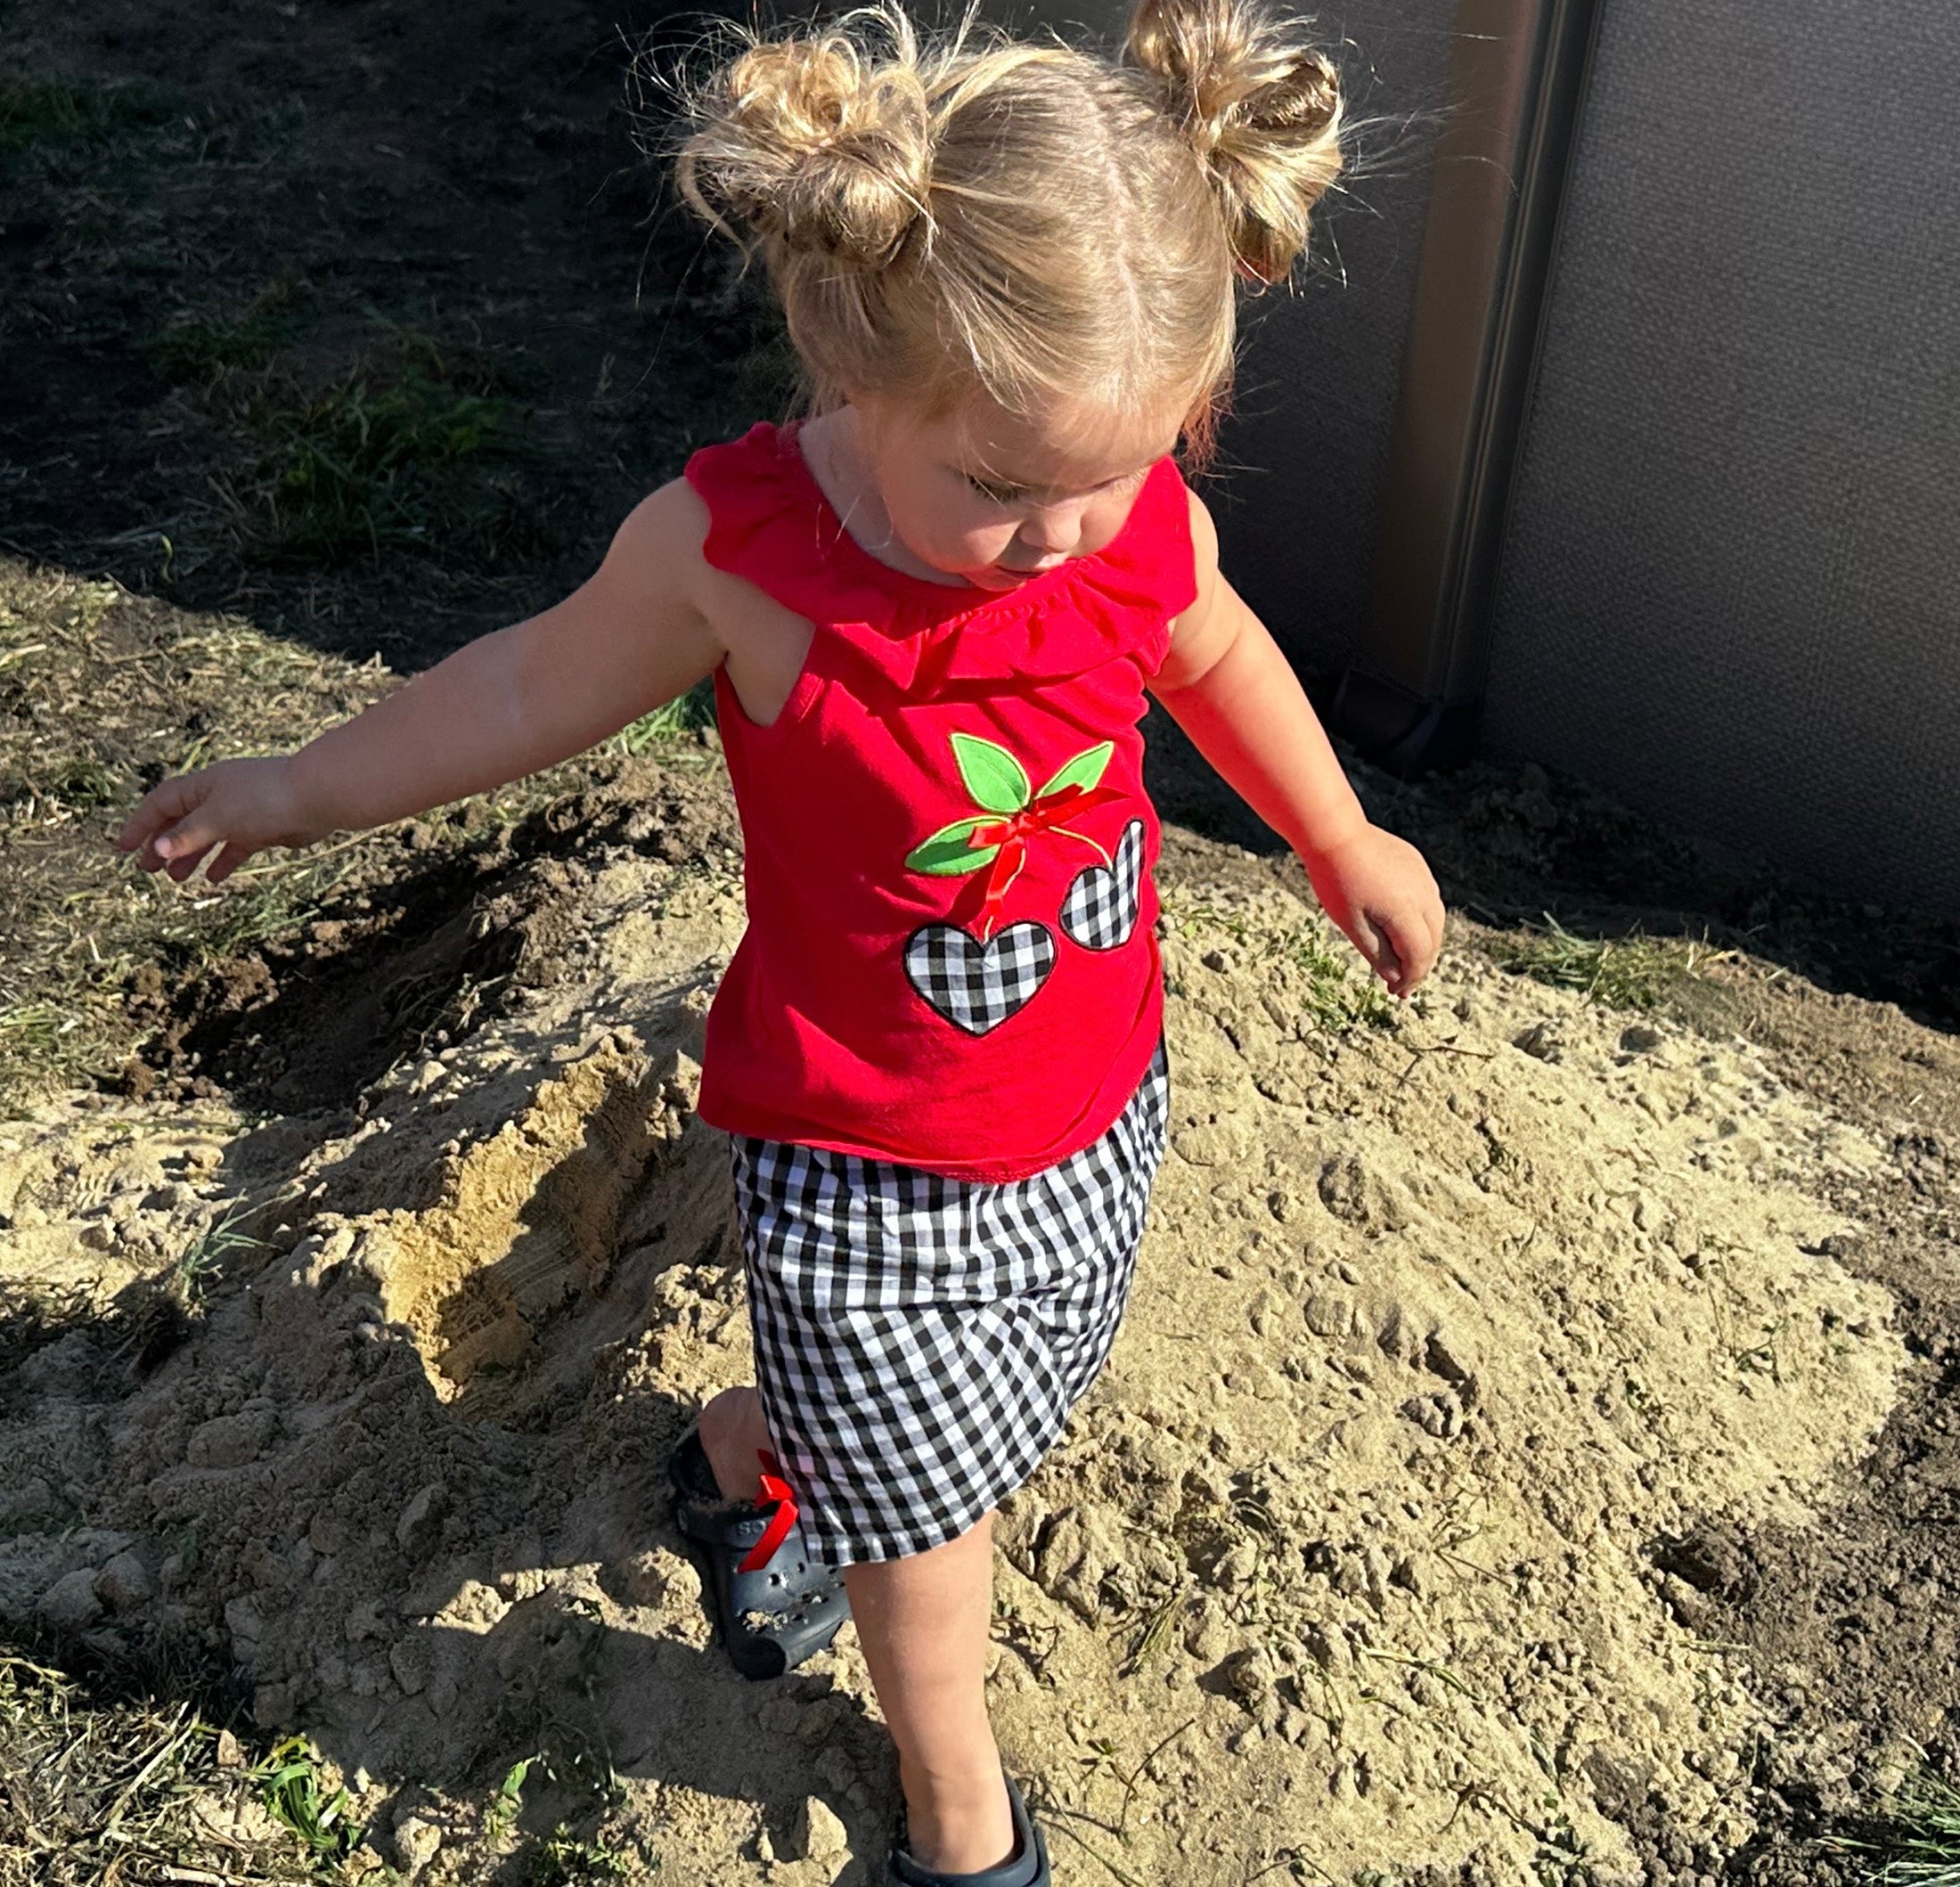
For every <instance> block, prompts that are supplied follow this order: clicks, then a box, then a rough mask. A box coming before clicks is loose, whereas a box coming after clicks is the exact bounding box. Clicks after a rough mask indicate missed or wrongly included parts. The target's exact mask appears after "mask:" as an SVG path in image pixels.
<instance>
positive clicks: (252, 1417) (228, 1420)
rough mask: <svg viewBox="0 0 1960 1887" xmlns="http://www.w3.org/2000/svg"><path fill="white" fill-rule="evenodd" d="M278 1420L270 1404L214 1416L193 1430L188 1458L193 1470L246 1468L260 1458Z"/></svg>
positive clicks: (188, 1448)
mask: <svg viewBox="0 0 1960 1887" xmlns="http://www.w3.org/2000/svg"><path fill="white" fill-rule="evenodd" d="M278 1420H279V1417H278V1413H277V1411H276V1410H275V1409H273V1408H272V1406H271V1405H270V1404H269V1403H261V1404H259V1405H257V1407H253V1408H248V1409H240V1410H239V1412H238V1413H237V1414H236V1415H228V1416H214V1417H212V1418H211V1420H209V1421H208V1422H204V1423H200V1425H198V1426H197V1427H196V1428H194V1429H192V1431H191V1440H190V1443H189V1446H188V1447H187V1448H186V1449H185V1450H184V1459H185V1460H186V1461H187V1462H189V1463H190V1465H191V1466H192V1467H243V1466H246V1465H247V1464H248V1463H249V1462H253V1461H256V1460H257V1459H258V1457H259V1454H260V1452H261V1450H263V1449H264V1448H265V1444H266V1443H267V1442H270V1441H271V1440H272V1438H273V1429H274V1426H275V1425H277V1423H278Z"/></svg>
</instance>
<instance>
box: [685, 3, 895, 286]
mask: <svg viewBox="0 0 1960 1887" xmlns="http://www.w3.org/2000/svg"><path fill="white" fill-rule="evenodd" d="M894 32H895V34H896V37H897V40H898V44H897V45H895V47H894V52H893V56H892V57H891V58H890V59H888V60H885V61H877V60H875V59H874V58H873V57H871V56H870V55H869V54H868V53H866V51H865V50H864V49H863V48H862V47H861V46H860V45H858V44H857V43H856V42H855V41H853V39H851V38H848V37H845V35H844V34H842V33H830V34H827V35H825V36H824V37H821V38H819V39H789V40H775V41H767V42H764V43H762V44H759V45H750V46H749V47H748V49H747V51H746V52H745V53H742V54H741V55H740V57H739V58H737V59H735V60H733V61H731V62H730V63H729V64H727V65H726V66H724V67H723V68H722V69H721V70H720V71H719V72H717V73H716V74H715V77H714V78H713V79H712V80H711V81H710V85H709V88H708V91H707V93H706V95H703V96H701V97H698V98H697V99H696V100H695V101H694V113H693V115H694V118H695V122H696V124H697V125H698V127H699V128H698V129H697V130H696V131H695V133H694V134H693V135H692V136H690V138H689V139H688V140H687V142H686V143H685V144H684V145H683V146H682V151H681V155H680V164H679V174H680V181H681V184H682V189H683V190H684V191H685V192H687V193H688V194H689V195H690V197H692V198H694V199H695V200H697V202H698V204H699V206H700V207H701V208H705V209H706V210H707V212H708V213H709V214H710V216H714V217H715V218H716V219H717V220H727V221H730V222H732V223H735V224H738V225H740V226H741V227H743V228H745V229H747V231H749V232H750V233H752V234H754V235H757V236H761V237H764V238H773V239H776V240H778V241H781V242H782V243H783V244H785V245H786V246H787V247H788V248H789V249H799V250H804V251H812V252H815V253H818V254H821V255H823V256H827V257H831V258H832V259H834V260H836V261H837V262H840V263H843V264H845V265H847V266H850V267H854V268H862V269H878V268H883V267H886V266H887V265H889V264H890V263H892V262H893V261H894V259H895V258H896V257H897V256H898V254H899V252H900V250H901V249H902V248H903V247H904V245H905V242H906V240H907V238H908V237H909V236H911V233H912V232H913V231H914V230H915V229H916V228H918V227H919V226H920V225H921V224H923V223H924V222H925V220H926V218H927V208H926V199H927V190H928V188H929V186H930V184H931V177H932V143H931V135H930V127H929V123H928V119H927V107H926V94H925V88H924V86H923V85H922V84H921V82H920V78H919V69H918V62H917V59H916V56H915V50H914V48H913V46H912V45H911V32H910V29H909V28H905V27H904V26H903V23H902V20H895V21H894Z"/></svg>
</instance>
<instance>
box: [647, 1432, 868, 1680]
mask: <svg viewBox="0 0 1960 1887" xmlns="http://www.w3.org/2000/svg"><path fill="white" fill-rule="evenodd" d="M763 1466H764V1475H763V1488H764V1492H765V1493H766V1494H767V1495H768V1496H769V1497H770V1498H769V1499H767V1500H766V1501H762V1502H758V1501H753V1500H730V1499H727V1498H725V1497H724V1496H723V1492H722V1491H721V1489H720V1487H719V1486H717V1485H716V1483H715V1470H714V1468H713V1467H712V1466H710V1465H709V1463H708V1458H707V1450H706V1449H704V1448H703V1447H702V1446H701V1436H700V1432H699V1431H698V1429H693V1428H690V1429H689V1430H688V1432H687V1434H685V1435H683V1436H682V1438H681V1444H680V1446H679V1447H678V1448H676V1449H675V1450H674V1458H673V1460H672V1461H671V1462H669V1464H668V1473H669V1474H670V1475H671V1476H672V1477H673V1481H674V1524H675V1525H676V1526H678V1527H679V1528H680V1529H681V1532H682V1534H683V1535H685V1536H686V1538H687V1539H688V1540H690V1542H691V1543H692V1545H693V1546H694V1548H695V1549H696V1551H697V1553H698V1556H699V1557H700V1559H701V1560H702V1562H703V1563H704V1564H703V1574H704V1576H703V1578H702V1581H701V1584H702V1586H703V1588H704V1589H705V1591H706V1596H707V1599H708V1603H709V1605H710V1607H711V1608H712V1610H713V1613H714V1616H715V1625H716V1626H717V1628H718V1629H719V1630H720V1631H721V1634H722V1642H723V1645H725V1646H727V1647H728V1654H729V1656H730V1657H731V1658H732V1659H733V1660H734V1662H735V1668H736V1670H737V1671H740V1672H741V1674H742V1675H743V1676H744V1677H745V1678H756V1679H762V1678H780V1677H781V1676H782V1674H783V1672H784V1671H792V1670H794V1669H795V1668H796V1666H797V1665H798V1664H800V1663H802V1662H803V1661H804V1659H805V1658H810V1657H814V1656H815V1655H816V1654H817V1653H818V1652H820V1651H821V1650H822V1649H823V1648H824V1646H826V1645H828V1644H829V1642H830V1640H831V1639H832V1638H835V1637H836V1636H837V1627H838V1626H839V1625H841V1624H842V1623H843V1622H845V1619H847V1618H848V1617H849V1616H850V1615H851V1601H850V1599H849V1598H848V1597H846V1596H845V1590H844V1580H843V1577H842V1575H841V1574H840V1573H838V1571H837V1567H835V1566H827V1565H822V1564H819V1563H818V1562H817V1561H816V1560H813V1559H812V1558H810V1557H809V1556H808V1555H807V1554H806V1553H805V1551H804V1542H803V1530H802V1528H801V1527H799V1526H798V1525H797V1524H796V1501H795V1499H793V1498H792V1497H791V1495H790V1492H789V1489H788V1486H787V1485H786V1484H785V1483H784V1482H783V1480H782V1476H781V1474H780V1472H779V1470H778V1467H777V1464H776V1460H775V1458H774V1457H773V1456H771V1455H764V1457H763Z"/></svg>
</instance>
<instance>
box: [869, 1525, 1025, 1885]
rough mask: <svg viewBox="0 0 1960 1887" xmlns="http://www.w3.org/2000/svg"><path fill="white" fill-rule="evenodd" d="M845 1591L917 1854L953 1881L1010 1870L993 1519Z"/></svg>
mask: <svg viewBox="0 0 1960 1887" xmlns="http://www.w3.org/2000/svg"><path fill="white" fill-rule="evenodd" d="M844 1583H845V1589H846V1590H848V1591H849V1593H850V1595H851V1616H852V1617H853V1619H854V1620H856V1622H857V1630H858V1642H859V1643H860V1644H861V1645H862V1646H863V1647H864V1662H866V1663H867V1664H869V1665H870V1669H871V1682H872V1683H873V1684H874V1685H875V1686H876V1687H877V1688H878V1704H879V1707H880V1708H881V1709H882V1710H883V1711H884V1712H885V1721H886V1725H887V1727H888V1728H890V1730H891V1733H892V1740H893V1742H894V1743H895V1744H897V1745H898V1779H899V1782H900V1785H902V1787H903V1789H904V1791H905V1812H906V1819H907V1822H908V1824H909V1834H908V1836H907V1843H906V1844H907V1846H908V1847H910V1848H911V1851H912V1854H913V1857H914V1858H916V1859H918V1860H919V1861H920V1862H922V1863H923V1864H924V1865H925V1866H926V1867H931V1868H935V1869H936V1870H937V1871H939V1872H941V1873H944V1874H976V1873H978V1872H980V1871H981V1870H982V1869H983V1868H986V1867H1000V1864H1001V1863H1002V1862H1003V1861H1006V1860H1008V1859H1009V1858H1011V1856H1012V1855H1013V1852H1014V1820H1013V1816H1012V1814H1011V1813H1010V1811H1009V1808H1008V1792H1007V1785H1006V1783H1005V1782H1003V1781H1002V1779H1001V1776H1000V1751H999V1749H998V1748H996V1746H995V1744H994V1741H993V1728H992V1725H991V1724H990V1723H989V1722H988V1721H987V1692H986V1679H987V1640H988V1632H989V1627H990V1625H991V1622H992V1615H993V1515H992V1514H989V1515H987V1516H986V1518H985V1519H984V1520H982V1521H981V1522H980V1523H979V1524H978V1525H976V1526H975V1527H972V1528H970V1529H969V1530H968V1532H964V1533H962V1534H961V1535H960V1538H959V1539H958V1540H950V1541H948V1542H947V1544H946V1545H944V1546H943V1547H935V1548H933V1550H932V1551H931V1552H929V1553H920V1554H917V1555H915V1556H912V1557H911V1558H906V1559H888V1560H883V1561H875V1562H869V1563H867V1564H862V1565H855V1566H846V1567H845V1569H844Z"/></svg>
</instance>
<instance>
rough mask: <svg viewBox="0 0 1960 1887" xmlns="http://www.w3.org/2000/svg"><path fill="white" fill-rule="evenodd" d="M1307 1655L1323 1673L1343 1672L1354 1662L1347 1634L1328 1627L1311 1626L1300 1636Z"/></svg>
mask: <svg viewBox="0 0 1960 1887" xmlns="http://www.w3.org/2000/svg"><path fill="white" fill-rule="evenodd" d="M1300 1640H1301V1642H1302V1643H1303V1645H1304V1646H1306V1647H1307V1655H1308V1656H1309V1657H1310V1658H1311V1659H1312V1660H1313V1662H1315V1663H1316V1664H1318V1665H1319V1667H1320V1669H1321V1670H1322V1671H1343V1670H1345V1669H1346V1668H1347V1666H1348V1665H1350V1664H1352V1662H1354V1654H1353V1652H1352V1649H1350V1647H1349V1645H1348V1641H1347V1633H1346V1632H1344V1631H1342V1630H1337V1629H1335V1628H1334V1627H1332V1626H1328V1625H1309V1626H1308V1627H1307V1629H1306V1630H1304V1631H1303V1632H1302V1633H1301V1634H1300Z"/></svg>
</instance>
